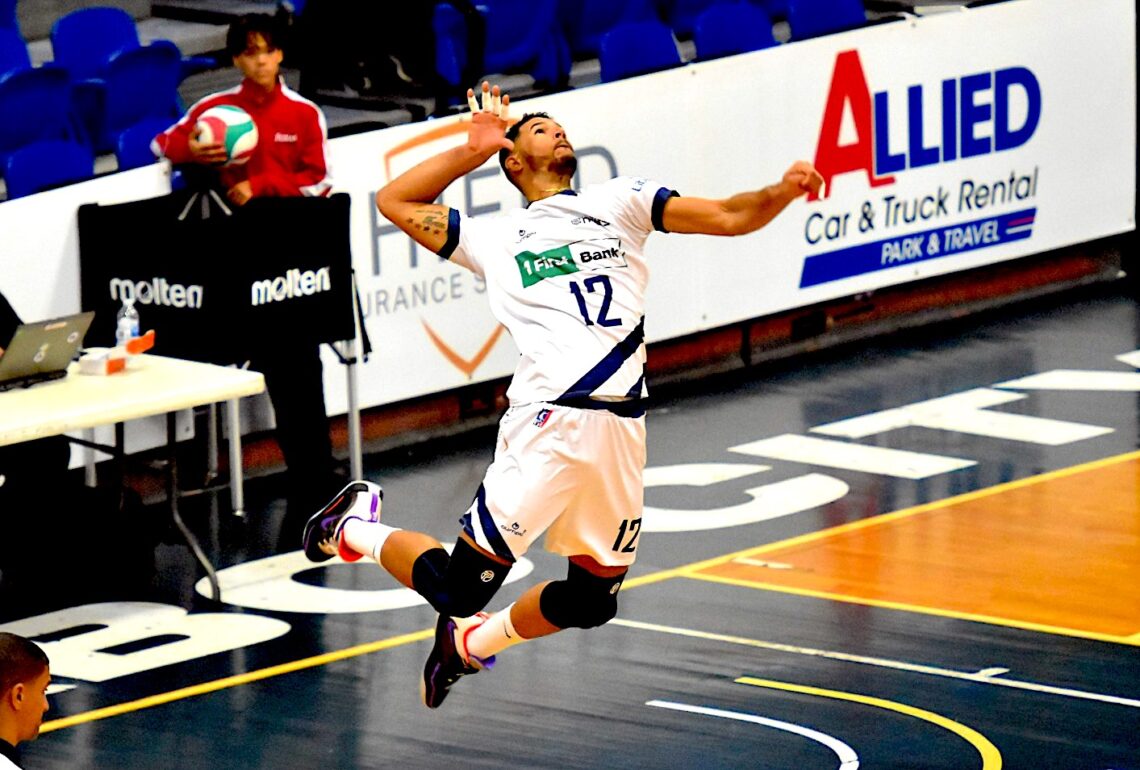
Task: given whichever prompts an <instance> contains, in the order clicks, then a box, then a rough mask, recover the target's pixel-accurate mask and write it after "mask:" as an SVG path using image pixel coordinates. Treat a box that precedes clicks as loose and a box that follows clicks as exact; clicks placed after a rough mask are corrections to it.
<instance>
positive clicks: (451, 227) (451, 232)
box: [438, 209, 459, 259]
mask: <svg viewBox="0 0 1140 770" xmlns="http://www.w3.org/2000/svg"><path fill="white" fill-rule="evenodd" d="M457 246H459V212H458V211H457V210H455V209H448V210H447V240H446V241H445V242H444V244H443V248H441V249H440V250H439V252H438V253H439V256H440V258H441V259H451V255H452V254H453V253H454V252H455V249H456V247H457Z"/></svg>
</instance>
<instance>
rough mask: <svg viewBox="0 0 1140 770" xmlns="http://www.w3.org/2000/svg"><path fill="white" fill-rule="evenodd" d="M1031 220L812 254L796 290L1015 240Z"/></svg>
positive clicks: (1029, 229)
mask: <svg viewBox="0 0 1140 770" xmlns="http://www.w3.org/2000/svg"><path fill="white" fill-rule="evenodd" d="M1036 216H1037V209H1035V208H1034V209H1024V210H1022V211H1014V212H1012V213H1009V214H1000V215H998V216H993V217H986V218H984V219H976V220H974V221H973V222H965V223H962V224H956V225H947V226H945V227H937V228H934V229H933V230H924V231H922V232H918V233H908V234H906V235H898V236H895V237H894V238H885V239H883V240H881V241H875V242H873V243H861V244H859V245H858V246H851V247H849V248H846V249H839V250H838V251H828V252H826V253H824V254H814V255H812V256H810V257H807V258H806V259H805V260H804V270H803V274H802V275H801V276H800V288H801V289H803V288H806V287H808V286H818V285H819V284H821V283H829V282H831V281H838V280H840V279H843V278H851V277H853V276H856V275H865V274H866V273H874V272H877V271H879V270H888V269H890V268H892V267H901V266H903V265H910V264H913V263H915V262H926V261H929V260H932V259H941V258H942V257H950V256H954V255H955V254H963V253H965V252H967V251H974V250H975V249H984V248H986V247H988V246H997V245H999V244H1003V243H1012V242H1013V241H1020V240H1023V239H1025V238H1028V237H1029V236H1030V235H1031V234H1032V233H1033V222H1034V219H1035V217H1036Z"/></svg>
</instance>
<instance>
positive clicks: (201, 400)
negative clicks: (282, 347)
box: [0, 355, 265, 446]
mask: <svg viewBox="0 0 1140 770" xmlns="http://www.w3.org/2000/svg"><path fill="white" fill-rule="evenodd" d="M264 390H265V378H264V377H263V376H262V375H261V374H260V373H259V372H251V371H247V370H245V369H234V368H230V367H224V366H215V365H213V364H203V363H198V362H196V361H184V360H181V359H178V358H165V357H162V356H152V355H140V356H135V357H134V358H133V359H132V360H131V362H130V365H129V366H128V367H127V369H126V370H125V371H122V372H118V373H116V374H111V375H107V376H96V375H85V374H80V373H79V372H78V364H72V366H71V372H70V374H69V375H68V376H67V377H64V378H62V379H59V380H53V381H51V382H43V383H40V384H38V385H33V386H32V387H30V388H18V389H15V390H9V391H5V392H3V393H0V446H3V445H5V444H15V443H18V442H21V441H28V440H30V439H35V438H43V437H45V436H55V435H58V434H61V433H67V432H69V431H74V430H81V429H83V428H93V427H96V426H98V425H107V424H110V423H116V422H123V421H126V420H132V419H135V418H138V417H148V416H151V415H156V414H165V413H167V412H175V411H178V410H180V409H189V408H191V407H195V406H200V405H202V404H212V403H216V402H219V401H228V400H230V399H233V398H239V397H241V396H252V395H255V394H257V393H261V392H262V391H264Z"/></svg>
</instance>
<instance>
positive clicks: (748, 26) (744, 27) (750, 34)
mask: <svg viewBox="0 0 1140 770" xmlns="http://www.w3.org/2000/svg"><path fill="white" fill-rule="evenodd" d="M693 44H694V46H695V47H696V49H697V60H698V61H705V60H708V59H718V58H720V57H722V56H732V55H733V54H738V53H747V52H748V51H759V50H761V49H763V48H770V47H771V46H774V45H776V39H775V38H774V37H772V20H771V19H770V18H768V14H766V13H764V11H763V9H761V8H760V6H758V5H754V4H752V3H749V2H735V3H721V4H719V5H714V6H712V7H711V8H709V9H708V10H706V11H705V12H704V13H702V14H701V15H700V16H698V17H697V21H696V25H695V26H694V28H693Z"/></svg>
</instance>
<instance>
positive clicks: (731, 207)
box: [661, 160, 823, 235]
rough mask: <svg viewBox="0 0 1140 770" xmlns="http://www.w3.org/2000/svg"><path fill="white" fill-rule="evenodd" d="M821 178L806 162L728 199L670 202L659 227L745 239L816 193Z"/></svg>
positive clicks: (680, 231)
mask: <svg viewBox="0 0 1140 770" xmlns="http://www.w3.org/2000/svg"><path fill="white" fill-rule="evenodd" d="M822 185H823V177H821V176H820V174H819V172H818V171H816V170H815V168H814V167H813V166H812V165H811V164H810V163H808V162H807V161H802V160H800V161H796V162H795V163H793V164H792V166H791V168H789V169H788V170H787V171H786V172H784V177H783V179H781V180H780V181H779V182H777V183H776V184H773V185H769V186H767V187H765V188H764V189H762V190H756V191H754V192H745V193H738V194H736V195H733V196H731V197H729V198H723V199H721V200H711V199H708V198H687V197H683V196H682V197H679V198H670V199H669V201H668V202H667V203H666V204H665V210H664V211H663V212H662V218H661V223H662V224H663V225H664V226H665V229H666V230H668V231H669V232H671V233H703V234H705V235H744V234H745V233H751V232H753V231H755V230H759V229H760V228H761V227H763V226H764V225H766V224H768V223H769V222H771V221H772V220H773V219H775V218H776V216H777V215H778V214H779V213H780V212H781V211H783V210H784V209H785V208H787V206H788V204H789V203H791V202H792V201H794V200H795V199H796V198H798V197H800V196H801V195H804V194H806V193H816V192H819V189H820V187H821V186H822Z"/></svg>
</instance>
